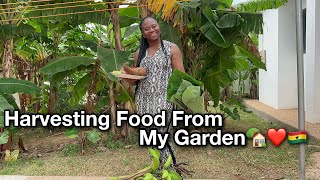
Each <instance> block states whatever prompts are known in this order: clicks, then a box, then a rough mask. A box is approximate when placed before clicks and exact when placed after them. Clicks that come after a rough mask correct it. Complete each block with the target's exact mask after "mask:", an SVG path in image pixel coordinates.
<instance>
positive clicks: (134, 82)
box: [122, 78, 137, 85]
mask: <svg viewBox="0 0 320 180" xmlns="http://www.w3.org/2000/svg"><path fill="white" fill-rule="evenodd" d="M122 79H123V80H125V81H127V82H128V83H129V84H132V85H134V84H136V83H137V80H136V79H128V78H122Z"/></svg>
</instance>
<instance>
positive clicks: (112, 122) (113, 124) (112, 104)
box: [109, 81, 116, 135]
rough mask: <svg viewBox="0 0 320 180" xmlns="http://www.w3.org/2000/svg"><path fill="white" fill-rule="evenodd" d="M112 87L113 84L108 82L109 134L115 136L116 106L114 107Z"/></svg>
mask: <svg viewBox="0 0 320 180" xmlns="http://www.w3.org/2000/svg"><path fill="white" fill-rule="evenodd" d="M113 91H114V86H113V82H112V81H111V82H110V88H109V96H110V107H111V108H110V110H111V133H112V134H113V135H116V106H115V96H114V92H113Z"/></svg>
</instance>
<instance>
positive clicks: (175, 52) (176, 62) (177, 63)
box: [171, 43, 185, 72]
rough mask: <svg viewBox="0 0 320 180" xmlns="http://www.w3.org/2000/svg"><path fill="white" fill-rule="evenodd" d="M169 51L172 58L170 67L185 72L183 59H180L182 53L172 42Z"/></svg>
mask: <svg viewBox="0 0 320 180" xmlns="http://www.w3.org/2000/svg"><path fill="white" fill-rule="evenodd" d="M171 53H172V59H171V65H172V69H178V70H180V71H182V72H185V70H184V66H183V60H182V53H181V51H180V49H179V47H178V46H177V45H176V44H174V43H172V45H171Z"/></svg>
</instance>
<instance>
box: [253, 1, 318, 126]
mask: <svg viewBox="0 0 320 180" xmlns="http://www.w3.org/2000/svg"><path fill="white" fill-rule="evenodd" d="M302 2H303V4H302V8H306V9H307V15H306V19H307V22H306V53H305V54H304V74H305V75H304V77H305V78H304V79H305V80H304V84H305V112H306V121H308V122H315V123H320V1H317V0H308V1H305V0H304V1H302ZM295 11H296V9H295V1H288V4H287V5H286V6H284V7H281V8H279V9H278V10H268V11H265V12H264V13H263V18H264V34H263V36H260V39H259V40H260V43H259V49H260V50H263V49H264V50H266V66H267V71H264V70H260V71H259V73H260V75H259V86H260V88H259V96H260V99H259V100H260V101H261V102H262V103H264V104H267V105H269V106H272V107H274V108H276V109H290V108H297V107H298V88H297V53H296V52H297V49H296V25H295V23H296V19H295V17H296V13H295Z"/></svg>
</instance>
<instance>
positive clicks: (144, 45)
mask: <svg viewBox="0 0 320 180" xmlns="http://www.w3.org/2000/svg"><path fill="white" fill-rule="evenodd" d="M148 18H152V19H154V18H153V17H151V16H146V17H144V18H143V19H142V20H141V21H140V23H139V28H140V31H141V33H143V30H142V24H143V23H144V21H145V20H146V19H148ZM154 20H155V19H154ZM155 21H156V20H155ZM160 40H161V48H162V51H163V52H164V54H165V56H166V57H167V51H166V50H165V48H164V44H163V40H162V38H161V34H160ZM148 47H149V43H148V41H147V39H146V38H144V37H143V35H142V38H141V45H140V50H139V55H138V60H137V65H136V67H139V66H140V63H141V60H142V59H143V58H144V57H145V55H146V52H147V49H148Z"/></svg>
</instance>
